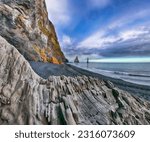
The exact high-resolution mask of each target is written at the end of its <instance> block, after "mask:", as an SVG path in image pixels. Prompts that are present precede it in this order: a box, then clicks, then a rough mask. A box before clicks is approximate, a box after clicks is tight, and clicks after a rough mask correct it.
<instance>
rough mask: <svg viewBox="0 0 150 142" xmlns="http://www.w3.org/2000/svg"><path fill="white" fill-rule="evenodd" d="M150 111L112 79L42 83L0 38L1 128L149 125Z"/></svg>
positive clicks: (53, 78)
mask: <svg viewBox="0 0 150 142" xmlns="http://www.w3.org/2000/svg"><path fill="white" fill-rule="evenodd" d="M149 108H150V103H149V102H147V101H145V100H142V99H140V98H138V97H133V96H131V95H130V94H129V93H127V92H125V91H122V90H120V89H119V88H117V87H115V86H114V85H113V84H112V83H111V82H109V81H107V82H106V81H105V82H104V81H103V80H99V79H97V78H92V77H87V76H77V77H65V76H58V77H56V76H50V77H49V78H48V79H43V78H41V77H40V76H38V75H37V74H36V73H35V72H34V71H33V70H32V68H31V67H30V65H29V63H28V61H27V60H26V59H25V58H24V57H23V56H22V55H21V54H20V53H19V52H18V51H17V49H16V48H15V47H14V46H13V45H11V44H10V43H8V42H7V41H6V40H5V39H4V38H3V37H0V124H46V125H47V124H68V125H69V124H78V125H80V124H98V125H103V124H150V110H149Z"/></svg>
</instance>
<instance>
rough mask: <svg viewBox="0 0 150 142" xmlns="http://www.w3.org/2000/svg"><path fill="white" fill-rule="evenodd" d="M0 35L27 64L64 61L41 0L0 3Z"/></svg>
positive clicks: (43, 2) (43, 0)
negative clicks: (16, 50)
mask: <svg viewBox="0 0 150 142" xmlns="http://www.w3.org/2000/svg"><path fill="white" fill-rule="evenodd" d="M0 35H1V36H2V37H4V38H5V39H6V40H7V41H8V42H9V43H10V44H11V45H14V47H15V48H17V49H18V51H19V52H20V53H21V54H22V55H23V56H24V57H25V58H26V59H27V60H30V61H42V62H51V63H56V64H61V63H62V62H64V61H65V57H64V54H63V53H62V51H61V49H60V46H59V42H58V40H57V36H56V33H55V29H54V26H53V24H52V23H51V21H49V19H48V13H47V10H46V5H45V0H0Z"/></svg>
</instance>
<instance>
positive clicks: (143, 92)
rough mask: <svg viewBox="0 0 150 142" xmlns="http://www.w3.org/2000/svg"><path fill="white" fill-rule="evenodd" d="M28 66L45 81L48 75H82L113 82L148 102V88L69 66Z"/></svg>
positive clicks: (35, 63)
mask: <svg viewBox="0 0 150 142" xmlns="http://www.w3.org/2000/svg"><path fill="white" fill-rule="evenodd" d="M30 65H31V66H32V68H33V69H34V71H35V72H36V73H37V74H38V75H39V76H41V77H42V78H45V79H47V78H48V77H49V76H50V75H54V76H61V75H65V76H71V77H75V76H82V75H86V76H92V77H97V78H99V79H102V80H104V81H107V80H109V81H111V82H113V83H114V84H115V85H116V86H117V87H119V88H120V89H122V90H125V91H128V92H129V93H131V94H132V95H136V96H139V97H141V98H144V99H146V100H150V87H149V86H145V85H138V84H133V83H129V82H126V81H123V80H120V79H115V78H111V77H107V76H104V75H101V74H97V73H94V72H90V71H87V70H84V69H81V68H78V67H75V66H72V65H70V64H62V65H56V64H50V63H42V62H30Z"/></svg>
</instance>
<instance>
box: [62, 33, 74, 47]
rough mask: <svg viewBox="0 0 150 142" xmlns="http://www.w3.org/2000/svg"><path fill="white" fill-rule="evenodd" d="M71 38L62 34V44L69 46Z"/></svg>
mask: <svg viewBox="0 0 150 142" xmlns="http://www.w3.org/2000/svg"><path fill="white" fill-rule="evenodd" d="M72 42H73V41H72V39H71V37H69V36H67V35H63V37H62V46H70V45H72Z"/></svg>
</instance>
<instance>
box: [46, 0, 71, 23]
mask: <svg viewBox="0 0 150 142" xmlns="http://www.w3.org/2000/svg"><path fill="white" fill-rule="evenodd" d="M46 5H47V9H48V14H49V18H50V20H51V21H52V22H53V23H54V24H60V23H61V24H64V25H66V24H68V23H69V22H70V17H71V16H70V15H69V14H70V12H69V1H68V0H46Z"/></svg>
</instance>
